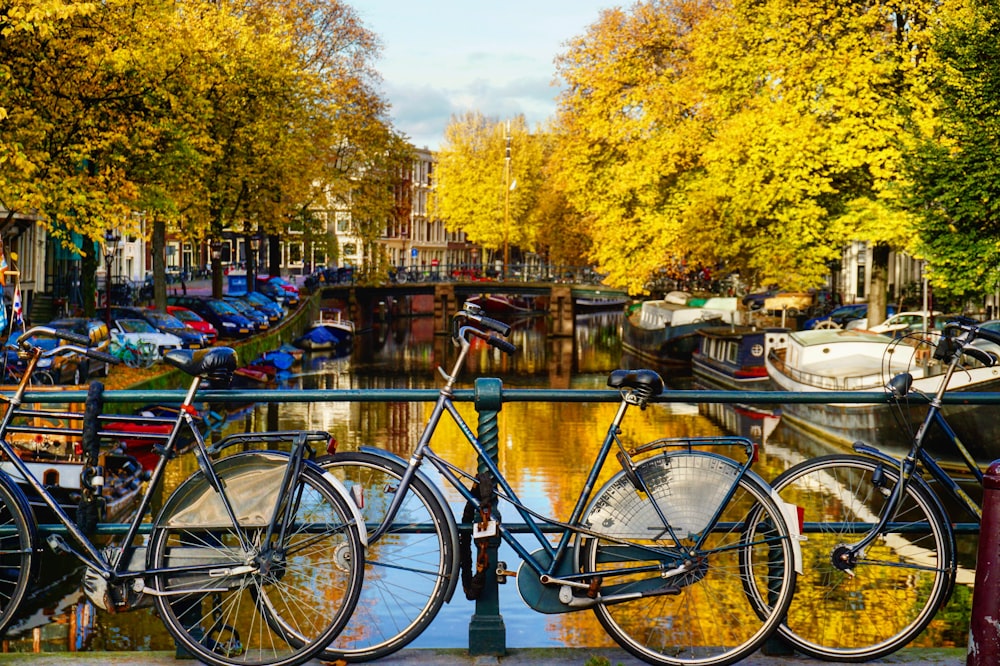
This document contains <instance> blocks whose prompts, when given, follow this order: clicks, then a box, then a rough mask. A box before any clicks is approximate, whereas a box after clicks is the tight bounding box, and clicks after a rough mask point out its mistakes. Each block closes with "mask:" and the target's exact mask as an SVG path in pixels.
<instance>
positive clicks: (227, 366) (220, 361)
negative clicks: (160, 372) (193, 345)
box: [163, 347, 236, 388]
mask: <svg viewBox="0 0 1000 666" xmlns="http://www.w3.org/2000/svg"><path fill="white" fill-rule="evenodd" d="M163 360H164V361H166V362H167V363H169V364H170V365H172V366H174V367H175V368H178V369H180V370H183V371H184V372H186V373H187V374H189V375H192V376H197V377H205V378H207V379H208V380H209V381H210V382H211V383H212V384H213V385H215V384H219V385H220V388H221V387H228V386H229V384H230V382H231V381H232V379H233V371H234V370H235V369H236V350H235V349H233V348H232V347H209V348H208V349H171V350H170V351H168V352H167V353H165V354H164V355H163Z"/></svg>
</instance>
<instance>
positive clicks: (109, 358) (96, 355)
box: [87, 349, 122, 365]
mask: <svg viewBox="0 0 1000 666" xmlns="http://www.w3.org/2000/svg"><path fill="white" fill-rule="evenodd" d="M87 356H89V357H90V358H92V359H94V360H97V361H104V362H105V363H110V364H112V365H118V364H119V363H121V362H122V361H121V359H120V358H118V357H117V356H113V355H111V354H108V353H105V352H102V351H98V350H96V349H88V350H87Z"/></svg>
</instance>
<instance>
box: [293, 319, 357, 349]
mask: <svg viewBox="0 0 1000 666" xmlns="http://www.w3.org/2000/svg"><path fill="white" fill-rule="evenodd" d="M353 344H354V322H353V321H351V320H350V319H345V318H344V314H343V312H342V311H341V310H340V309H339V308H323V309H321V310H320V311H319V317H318V318H317V319H314V320H313V321H312V323H311V324H310V325H309V328H308V329H306V332H305V333H303V334H302V335H301V336H299V337H298V338H296V339H295V340H293V341H292V345H294V346H295V347H297V348H298V349H302V350H305V351H309V352H314V351H333V352H335V353H339V354H346V353H348V352H350V351H351V348H352V346H353Z"/></svg>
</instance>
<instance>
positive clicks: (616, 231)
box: [557, 0, 923, 318]
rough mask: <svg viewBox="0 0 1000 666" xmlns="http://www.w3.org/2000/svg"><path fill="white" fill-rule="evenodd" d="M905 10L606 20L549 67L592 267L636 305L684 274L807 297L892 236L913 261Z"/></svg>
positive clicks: (781, 3)
mask: <svg viewBox="0 0 1000 666" xmlns="http://www.w3.org/2000/svg"><path fill="white" fill-rule="evenodd" d="M912 4H913V6H911V5H910V4H906V3H904V4H900V3H896V4H894V5H893V6H891V7H890V6H889V5H884V4H882V3H880V2H869V3H846V4H845V3H840V2H836V1H834V0H829V1H826V2H811V3H793V2H790V1H787V0H767V1H766V2H763V3H761V2H757V1H754V2H750V1H748V0H735V1H734V2H731V3H725V4H719V3H712V2H708V1H702V2H689V1H683V2H682V1H680V0H674V1H670V0H666V1H664V0H661V1H656V0H653V1H649V2H640V3H638V4H636V5H634V6H633V7H632V8H631V10H630V11H629V12H625V11H623V10H620V9H619V10H609V11H606V12H603V13H602V15H601V18H600V20H599V21H598V22H597V23H595V24H594V25H592V26H591V27H590V29H589V31H588V33H587V34H586V35H585V36H584V37H581V38H578V39H576V40H574V41H573V42H571V44H570V48H569V50H568V52H567V53H565V54H564V55H562V56H561V57H560V59H559V61H558V63H557V64H558V67H559V72H560V75H561V76H562V77H563V78H564V80H566V82H567V84H568V89H567V92H566V93H565V94H564V95H563V97H562V98H561V99H560V107H559V125H560V131H559V136H560V138H561V141H560V144H559V148H558V151H559V152H560V153H561V157H560V162H561V164H563V165H564V171H565V172H566V182H567V183H568V184H569V185H568V188H569V189H568V193H567V196H568V198H569V200H570V202H571V203H572V204H573V205H574V206H575V207H576V208H578V209H579V210H580V211H581V212H584V213H585V214H587V215H589V216H590V217H591V218H592V220H593V221H594V224H593V229H594V244H593V247H594V258H595V259H596V260H597V261H598V264H599V267H600V269H601V270H602V271H604V272H606V273H608V274H609V279H610V280H612V281H613V282H614V283H615V284H617V285H620V286H627V287H629V288H630V289H632V290H633V291H641V289H642V285H643V283H644V282H645V281H646V279H647V278H648V277H649V276H651V275H652V274H653V273H654V272H656V271H657V270H658V269H659V268H661V267H662V266H664V265H668V264H671V263H675V262H695V263H703V264H707V265H715V264H720V265H724V266H725V267H726V268H727V269H729V270H738V271H740V273H741V275H742V276H743V277H744V278H745V279H746V278H749V280H750V281H751V282H757V283H780V284H782V286H785V287H790V288H803V287H808V286H818V285H819V284H821V283H822V280H823V277H824V275H825V273H826V272H827V269H826V266H827V264H828V262H829V261H830V260H831V259H832V258H835V257H836V256H838V255H839V251H840V247H841V246H842V244H843V243H844V242H845V241H846V240H849V239H861V240H873V241H884V240H886V239H887V238H889V236H890V231H891V232H893V233H892V235H891V239H890V240H888V241H887V242H891V243H893V244H895V245H896V246H898V247H904V246H905V245H906V243H907V242H908V241H909V239H910V238H911V237H912V234H911V233H910V232H909V231H908V226H907V225H908V223H909V220H910V217H909V215H908V214H907V213H906V211H905V210H904V209H903V207H902V206H901V204H900V202H899V191H900V187H901V185H902V183H901V174H900V161H901V154H902V149H901V144H900V140H901V137H902V136H903V135H905V134H906V132H907V131H908V126H909V124H911V123H913V122H914V116H915V111H914V109H918V108H919V105H918V104H917V103H915V102H914V95H913V94H912V92H913V86H914V80H915V77H914V76H913V69H914V67H915V66H916V64H915V61H916V59H915V58H914V54H915V53H919V48H918V47H919V40H920V36H921V29H922V25H921V24H920V22H919V21H915V20H912V17H913V16H918V17H923V14H921V13H920V12H919V11H917V9H919V8H921V6H920V5H919V4H917V3H912ZM886 222H888V224H886ZM873 316H874V317H876V318H877V316H878V313H877V312H874V313H873Z"/></svg>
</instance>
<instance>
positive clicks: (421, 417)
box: [5, 313, 974, 650]
mask: <svg viewBox="0 0 1000 666" xmlns="http://www.w3.org/2000/svg"><path fill="white" fill-rule="evenodd" d="M510 323H511V324H512V326H513V340H514V342H515V343H516V344H517V346H518V349H519V351H518V352H517V353H516V354H514V355H512V356H508V355H506V354H502V353H501V352H499V351H497V350H496V349H494V348H492V347H489V346H487V345H485V344H483V345H479V346H477V347H476V349H475V350H474V353H473V354H471V355H470V359H469V367H468V368H467V371H466V374H465V375H464V377H463V380H464V381H463V382H462V383H461V384H460V385H461V386H462V387H463V388H467V387H471V386H472V381H473V379H474V378H475V377H476V376H477V374H481V375H485V376H497V377H500V378H501V379H502V380H503V382H504V385H505V386H508V387H513V388H521V387H530V388H543V387H544V388H548V387H552V388H587V389H591V388H604V387H605V386H606V380H607V374H608V373H609V372H610V371H611V370H613V369H615V368H616V367H619V366H620V365H621V366H623V367H628V364H629V360H628V359H623V357H622V354H621V346H620V324H621V314H620V313H600V314H595V315H588V316H586V317H580V318H578V320H577V322H576V324H577V325H576V329H575V331H574V335H573V336H572V337H564V338H550V337H548V336H547V335H546V331H545V319H544V318H543V317H533V318H522V319H517V320H512V321H511V322H510ZM454 354H455V349H454V347H453V346H452V343H451V341H450V339H449V338H448V336H446V335H436V334H435V331H434V320H433V318H432V317H414V318H399V319H395V320H393V321H392V322H390V323H388V324H385V325H382V326H378V327H375V328H373V329H371V331H369V332H365V333H361V334H359V336H358V339H357V341H356V345H355V349H354V352H353V354H352V356H351V357H350V358H344V359H335V358H329V357H326V356H321V355H315V356H307V357H304V358H303V360H302V363H301V365H300V366H296V367H295V368H293V369H292V371H291V372H290V373H288V374H287V375H286V376H284V377H283V378H282V379H281V387H282V388H283V389H286V390H296V389H300V388H301V389H328V390H331V391H334V392H335V391H337V390H344V389H368V388H380V389H381V388H393V389H398V388H432V387H436V386H438V385H439V382H440V380H439V377H438V375H437V367H438V366H445V367H449V365H450V362H451V361H452V360H453V359H454V357H455V356H454ZM664 379H665V381H666V382H667V384H668V386H670V388H672V389H684V388H690V387H691V386H692V385H691V383H690V378H688V377H683V376H678V375H677V374H675V373H674V374H668V373H664ZM331 397H332V398H335V397H336V393H331ZM430 408H431V404H430V403H359V402H343V401H336V400H334V401H331V402H326V403H322V404H318V403H298V402H289V403H283V404H280V405H279V404H269V405H256V406H248V407H246V408H244V409H242V410H236V409H233V410H232V411H231V413H230V416H229V420H228V421H227V423H226V425H225V427H224V428H223V429H221V430H220V431H218V432H216V433H213V435H212V436H213V437H219V436H222V435H224V434H226V433H228V432H234V431H257V430H277V429H282V430H294V429H310V430H327V431H329V432H331V433H332V434H333V435H334V437H335V438H336V439H337V441H338V442H339V445H340V447H341V449H342V450H353V449H357V448H358V447H360V446H362V445H372V446H377V447H380V448H384V449H388V450H390V451H392V452H394V453H396V454H398V455H401V456H404V457H405V456H406V455H407V454H408V453H409V451H410V450H411V449H412V446H413V442H414V441H416V439H417V438H418V437H419V435H420V432H421V429H422V427H423V424H424V422H425V421H426V418H427V416H428V414H429V410H430ZM615 408H616V405H614V404H610V403H597V404H590V403H566V404H555V403H509V404H506V405H504V407H503V410H502V411H501V414H500V421H499V426H500V442H501V448H500V456H501V467H502V469H504V470H505V472H506V473H507V475H508V480H509V481H510V482H511V483H512V485H513V486H514V488H515V490H516V491H517V492H518V493H519V494H520V495H521V496H522V499H523V500H524V501H525V502H526V503H527V504H528V505H529V506H530V507H531V508H533V509H534V510H537V511H539V512H541V513H545V514H549V515H553V516H556V517H559V518H563V519H565V518H567V517H568V516H569V514H570V511H571V508H572V505H573V502H574V501H575V498H576V493H577V492H578V491H579V488H580V485H581V483H582V477H583V475H584V474H585V473H586V471H587V470H588V469H589V465H590V462H591V461H592V459H593V456H594V455H595V453H596V449H597V447H598V446H599V445H600V443H601V439H602V437H603V434H604V427H605V424H607V423H608V422H609V420H610V418H611V416H612V414H613V413H614V410H615ZM459 409H460V410H461V412H462V414H463V416H464V417H465V418H466V420H467V421H469V422H470V423H471V424H475V423H476V414H475V411H474V409H473V407H472V405H469V404H467V403H463V404H460V405H459ZM624 425H625V428H624V430H625V432H623V433H622V436H623V439H624V441H625V442H626V444H627V445H634V444H640V443H643V442H648V441H650V440H653V439H657V438H662V437H693V436H706V435H721V434H729V433H735V434H743V435H745V436H747V437H749V438H750V439H751V440H753V441H755V442H758V443H759V444H760V445H761V456H760V459H759V461H758V463H756V464H755V467H754V468H755V470H757V472H758V473H759V474H760V475H761V476H762V477H764V478H765V479H771V478H774V476H776V475H777V474H780V473H781V471H783V470H784V469H786V468H787V467H788V466H789V465H791V464H794V463H795V462H797V461H798V460H801V459H804V458H805V457H813V456H816V455H821V454H822V453H825V452H828V450H827V448H826V447H825V446H824V445H823V444H821V443H818V442H814V441H811V440H809V439H808V438H806V437H805V435H803V433H801V432H798V431H795V430H792V429H790V428H789V427H788V426H787V425H786V424H784V423H782V422H780V420H779V419H778V418H777V417H776V415H775V414H774V413H771V412H767V411H765V410H758V409H756V408H746V407H740V406H734V405H694V404H676V403H672V404H658V405H655V406H653V407H651V408H649V409H647V410H645V411H639V410H632V411H631V412H630V414H629V417H628V419H627V420H626V422H625V424H624ZM434 447H435V450H436V451H437V452H438V453H439V454H440V455H442V456H444V457H446V458H448V459H449V460H451V461H453V462H454V463H455V464H457V465H460V466H462V467H464V468H465V469H474V468H475V466H476V462H475V460H474V459H473V456H472V454H471V452H470V450H469V447H468V445H467V443H466V442H465V440H464V438H463V436H462V434H461V433H460V432H459V431H458V429H457V428H455V427H454V426H453V425H452V424H450V422H447V421H446V422H443V423H442V425H441V427H440V428H439V430H438V434H437V436H436V438H435V440H434ZM191 458H192V457H190V456H186V457H181V458H178V459H176V460H174V461H172V462H171V472H170V474H171V476H170V478H171V481H172V483H174V484H176V483H178V482H180V481H181V480H182V479H184V478H186V477H187V475H189V474H190V473H192V472H193V471H194V469H195V468H196V464H195V462H194V461H193V459H191ZM609 475H610V471H606V472H605V473H604V476H603V477H602V479H601V482H603V480H604V479H605V478H607V476H609ZM447 497H448V499H449V501H450V502H451V503H452V508H453V509H454V510H455V511H456V512H458V513H459V515H460V512H461V508H462V507H461V504H460V502H459V499H458V497H457V496H456V495H455V494H454V493H451V494H448V495H447ZM960 541H964V542H966V543H967V542H968V541H969V539H968V538H967V537H960ZM964 550H965V551H966V552H968V551H969V548H968V547H965V548H964ZM972 552H974V547H973V548H972ZM66 559H67V558H61V565H62V566H65V561H66ZM501 559H505V560H506V561H507V562H508V564H510V565H511V568H513V567H516V565H517V562H518V560H517V557H516V556H515V554H514V553H513V552H509V551H508V550H507V549H506V547H505V548H504V551H503V552H502V553H501ZM50 570H51V569H46V571H47V572H48V571H50ZM78 581H79V574H78V573H77V574H76V576H75V577H70V578H68V579H67V581H66V582H63V583H62V584H61V585H56V586H54V588H53V591H52V594H51V595H50V596H49V597H48V598H47V599H46V600H45V601H44V602H42V603H41V604H40V605H39V606H37V607H36V608H33V609H30V612H29V613H26V615H25V618H24V619H22V620H21V621H20V622H19V623H18V624H16V625H15V626H13V627H12V628H11V629H10V630H9V631H8V636H7V641H6V643H5V647H6V649H9V650H32V649H35V647H36V646H42V647H41V649H45V650H70V649H74V648H77V649H107V650H132V649H154V650H170V649H172V648H173V643H172V640H171V639H170V638H169V636H168V635H167V634H166V632H165V631H164V630H163V629H162V626H161V624H160V622H159V620H158V619H157V618H156V617H155V616H154V615H153V614H152V612H151V611H148V610H141V611H136V612H133V613H128V614H123V615H117V616H116V615H110V614H108V613H106V612H104V611H103V610H101V609H95V608H93V607H92V606H89V605H87V604H86V603H85V602H83V601H82V597H81V595H80V594H79V584H78ZM970 598H971V594H969V593H968V589H965V590H964V591H963V590H959V591H958V592H957V593H956V594H955V595H954V597H953V601H952V603H951V604H950V605H949V606H948V607H946V608H945V609H944V610H943V611H942V612H941V613H939V615H938V619H936V620H935V622H934V623H933V624H932V627H931V629H930V630H929V631H928V632H925V634H926V635H925V637H922V638H921V641H922V644H925V645H947V644H962V643H963V642H964V638H965V634H966V632H967V624H966V622H967V618H968V604H969V600H970ZM500 608H501V612H502V613H503V617H504V623H505V626H506V629H507V644H508V645H509V646H511V647H533V646H564V645H573V646H599V645H608V644H609V639H608V638H607V637H606V635H605V633H604V631H603V629H602V628H601V627H600V626H599V625H598V623H597V621H596V620H595V619H594V617H593V615H592V614H591V613H573V614H567V615H556V616H549V615H544V616H543V615H539V614H537V613H535V612H534V611H531V610H530V609H528V608H527V607H526V606H525V605H524V604H523V603H522V602H521V600H520V599H519V598H518V595H517V592H516V586H515V585H514V584H507V585H506V586H501V599H500ZM473 612H474V606H473V604H472V602H468V601H466V600H465V599H464V598H463V597H462V595H461V593H459V594H458V595H456V598H455V599H453V601H452V602H451V603H450V604H448V605H446V606H445V607H444V609H443V610H442V613H441V614H440V616H439V617H438V619H437V620H435V623H434V625H433V626H432V627H431V628H430V629H429V630H428V631H426V632H425V633H424V635H423V636H422V637H421V638H420V639H419V640H418V641H417V642H416V643H415V644H414V645H415V646H416V647H430V646H434V647H464V646H466V645H467V641H468V638H467V637H468V624H469V618H470V616H471V614H472V613H473ZM817 621H823V620H822V619H818V620H817ZM49 635H54V636H56V638H55V639H53V640H51V641H50V640H49V639H48V638H44V640H43V637H47V636H49Z"/></svg>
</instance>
